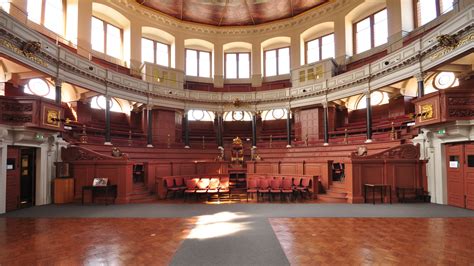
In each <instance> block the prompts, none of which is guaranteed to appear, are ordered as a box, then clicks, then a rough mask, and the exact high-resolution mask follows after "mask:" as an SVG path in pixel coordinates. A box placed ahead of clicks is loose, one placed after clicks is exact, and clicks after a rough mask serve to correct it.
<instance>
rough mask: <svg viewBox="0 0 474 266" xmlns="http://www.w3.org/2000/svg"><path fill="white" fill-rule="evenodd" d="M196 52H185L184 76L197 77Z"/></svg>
mask: <svg viewBox="0 0 474 266" xmlns="http://www.w3.org/2000/svg"><path fill="white" fill-rule="evenodd" d="M197 73H198V72H197V51H195V50H186V75H189V76H197Z"/></svg>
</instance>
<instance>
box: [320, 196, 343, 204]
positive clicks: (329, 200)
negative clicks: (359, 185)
mask: <svg viewBox="0 0 474 266" xmlns="http://www.w3.org/2000/svg"><path fill="white" fill-rule="evenodd" d="M318 200H319V201H321V202H326V203H347V199H345V198H334V197H331V196H330V195H327V194H318Z"/></svg>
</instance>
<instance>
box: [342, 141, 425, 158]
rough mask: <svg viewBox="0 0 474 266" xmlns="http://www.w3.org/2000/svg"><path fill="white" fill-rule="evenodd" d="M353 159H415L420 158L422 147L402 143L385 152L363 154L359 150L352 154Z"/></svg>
mask: <svg viewBox="0 0 474 266" xmlns="http://www.w3.org/2000/svg"><path fill="white" fill-rule="evenodd" d="M351 158H352V159H413V160H418V159H419V158H420V147H419V145H416V146H415V145H412V144H402V145H400V146H397V147H393V148H390V149H388V150H385V151H383V152H379V153H376V154H372V155H367V156H365V155H361V156H359V155H358V153H357V152H353V153H352V154H351Z"/></svg>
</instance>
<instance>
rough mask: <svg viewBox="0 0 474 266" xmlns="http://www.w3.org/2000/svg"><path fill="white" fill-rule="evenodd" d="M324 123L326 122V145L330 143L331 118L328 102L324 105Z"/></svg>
mask: <svg viewBox="0 0 474 266" xmlns="http://www.w3.org/2000/svg"><path fill="white" fill-rule="evenodd" d="M323 108H324V113H323V123H324V145H325V146H326V145H329V118H328V105H327V103H326V104H325V105H324V106H323Z"/></svg>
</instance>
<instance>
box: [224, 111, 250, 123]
mask: <svg viewBox="0 0 474 266" xmlns="http://www.w3.org/2000/svg"><path fill="white" fill-rule="evenodd" d="M223 118H224V121H251V120H252V115H251V114H250V113H249V112H247V111H231V112H225V113H224V117H223Z"/></svg>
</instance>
